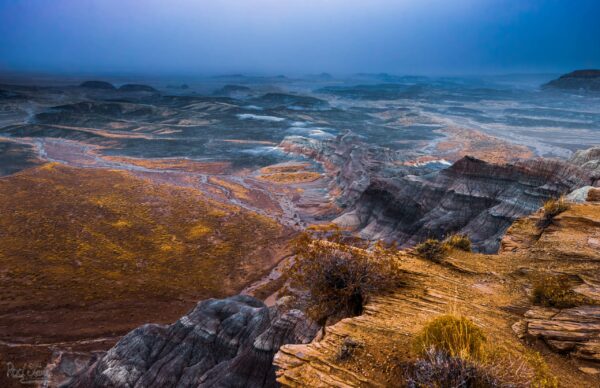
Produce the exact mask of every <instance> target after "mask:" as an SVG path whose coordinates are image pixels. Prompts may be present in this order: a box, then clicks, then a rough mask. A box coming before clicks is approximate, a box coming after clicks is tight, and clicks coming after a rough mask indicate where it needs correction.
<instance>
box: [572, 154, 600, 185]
mask: <svg viewBox="0 0 600 388" xmlns="http://www.w3.org/2000/svg"><path fill="white" fill-rule="evenodd" d="M569 161H570V162H571V163H573V164H575V165H577V166H580V167H581V168H583V169H586V170H589V171H592V173H593V174H594V176H595V177H596V179H600V147H592V148H588V149H587V150H579V151H577V152H575V153H574V154H573V156H572V157H571V159H570V160H569Z"/></svg>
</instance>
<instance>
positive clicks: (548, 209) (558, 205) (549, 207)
mask: <svg viewBox="0 0 600 388" xmlns="http://www.w3.org/2000/svg"><path fill="white" fill-rule="evenodd" d="M569 207H570V204H569V202H568V201H567V200H566V198H565V197H564V196H560V197H559V198H550V199H549V200H547V201H546V202H544V205H543V206H542V209H543V211H544V215H543V217H542V218H541V219H540V221H539V222H538V227H540V228H545V227H547V226H548V225H550V224H551V223H552V220H553V219H554V217H556V216H557V215H559V214H560V213H562V212H564V211H567V210H569Z"/></svg>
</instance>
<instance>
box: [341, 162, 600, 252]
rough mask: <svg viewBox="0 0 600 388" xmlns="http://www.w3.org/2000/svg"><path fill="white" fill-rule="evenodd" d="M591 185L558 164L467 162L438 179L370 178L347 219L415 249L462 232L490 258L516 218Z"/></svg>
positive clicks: (585, 176)
mask: <svg viewBox="0 0 600 388" xmlns="http://www.w3.org/2000/svg"><path fill="white" fill-rule="evenodd" d="M591 183H593V180H592V178H591V177H590V176H589V174H587V173H586V172H585V171H583V170H581V169H579V168H577V167H576V166H572V165H569V164H567V163H563V162H559V161H552V160H529V161H523V162H519V163H515V164H506V165H494V164H489V163H486V162H483V161H480V160H477V159H473V158H470V157H465V158H463V159H461V160H459V161H458V162H456V163H455V164H454V165H452V166H451V167H449V168H447V169H445V170H442V171H440V172H438V173H434V174H429V175H423V176H420V177H417V176H405V177H402V178H384V179H381V178H375V179H373V178H372V179H371V183H370V185H369V186H368V187H367V189H366V190H365V191H364V193H363V194H362V196H361V197H360V198H359V199H358V201H357V202H356V204H355V205H354V206H353V208H352V209H351V211H350V213H349V214H351V215H352V216H353V218H354V220H357V221H358V228H359V229H360V230H361V233H362V235H363V236H365V237H369V238H374V239H386V240H396V241H401V242H402V243H403V244H404V245H413V244H415V243H418V242H420V241H422V240H424V239H426V238H429V237H435V238H443V237H444V236H446V235H448V234H450V233H462V234H466V235H468V236H469V237H470V238H471V240H472V242H473V246H474V248H475V249H476V250H477V251H480V252H486V253H492V252H495V251H497V250H498V247H499V243H500V239H501V237H502V235H503V234H504V232H505V231H506V229H507V228H508V227H509V226H510V225H511V224H512V223H513V222H514V221H515V220H516V219H518V218H520V217H523V216H526V215H528V214H531V213H533V212H534V211H535V210H537V209H538V208H539V207H540V206H541V205H542V203H543V202H544V201H545V200H547V199H549V198H553V197H558V196H560V195H561V194H565V193H568V192H570V191H572V190H573V189H576V188H579V187H582V186H585V185H590V184H591ZM346 217H347V215H346ZM342 220H343V219H342Z"/></svg>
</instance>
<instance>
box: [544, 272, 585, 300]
mask: <svg viewBox="0 0 600 388" xmlns="http://www.w3.org/2000/svg"><path fill="white" fill-rule="evenodd" d="M532 299H533V303H534V304H537V305H540V306H544V307H556V308H569V307H576V306H581V305H583V304H587V303H590V301H589V300H588V298H586V297H585V296H583V295H580V294H577V293H576V292H575V291H573V290H572V289H571V282H570V281H569V277H568V276H565V275H543V276H539V277H538V278H536V279H535V280H534V282H533V294H532Z"/></svg>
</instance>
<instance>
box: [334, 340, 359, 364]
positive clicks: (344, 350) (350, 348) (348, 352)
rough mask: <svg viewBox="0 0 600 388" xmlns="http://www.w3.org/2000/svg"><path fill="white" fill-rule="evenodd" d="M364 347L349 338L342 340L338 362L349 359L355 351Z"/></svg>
mask: <svg viewBox="0 0 600 388" xmlns="http://www.w3.org/2000/svg"><path fill="white" fill-rule="evenodd" d="M362 347H364V344H363V343H361V342H359V341H357V340H355V339H353V338H350V337H346V338H344V342H342V346H341V348H340V354H339V357H338V358H339V359H340V361H344V360H347V359H349V358H351V357H352V356H353V355H354V353H355V352H356V350H357V349H360V348H362Z"/></svg>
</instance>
